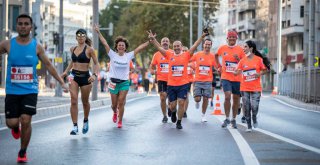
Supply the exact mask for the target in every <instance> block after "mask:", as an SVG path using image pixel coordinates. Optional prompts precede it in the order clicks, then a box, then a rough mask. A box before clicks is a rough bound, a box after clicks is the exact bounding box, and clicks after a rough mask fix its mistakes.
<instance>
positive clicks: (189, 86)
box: [182, 46, 194, 118]
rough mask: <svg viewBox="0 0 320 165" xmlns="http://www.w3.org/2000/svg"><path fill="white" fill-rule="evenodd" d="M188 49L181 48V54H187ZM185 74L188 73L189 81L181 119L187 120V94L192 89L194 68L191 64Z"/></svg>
mask: <svg viewBox="0 0 320 165" xmlns="http://www.w3.org/2000/svg"><path fill="white" fill-rule="evenodd" d="M188 50H189V49H188V47H186V46H183V47H182V52H187V51H188ZM187 72H188V80H189V85H188V94H187V98H186V101H185V102H184V114H183V117H184V118H187V117H188V115H187V110H188V105H189V94H190V92H191V87H192V83H193V81H194V66H193V64H192V63H191V64H188V68H187Z"/></svg>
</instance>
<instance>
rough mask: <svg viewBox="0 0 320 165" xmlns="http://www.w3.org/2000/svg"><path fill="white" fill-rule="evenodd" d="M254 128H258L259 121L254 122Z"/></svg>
mask: <svg viewBox="0 0 320 165" xmlns="http://www.w3.org/2000/svg"><path fill="white" fill-rule="evenodd" d="M252 126H253V127H254V128H258V122H257V120H256V121H253V124H252Z"/></svg>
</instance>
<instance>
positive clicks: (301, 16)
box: [300, 6, 304, 18]
mask: <svg viewBox="0 0 320 165" xmlns="http://www.w3.org/2000/svg"><path fill="white" fill-rule="evenodd" d="M303 17H304V6H300V18H303Z"/></svg>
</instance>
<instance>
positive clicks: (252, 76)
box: [242, 69, 257, 82]
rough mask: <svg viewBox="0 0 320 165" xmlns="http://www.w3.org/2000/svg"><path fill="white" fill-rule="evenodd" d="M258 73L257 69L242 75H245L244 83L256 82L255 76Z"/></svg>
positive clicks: (244, 72)
mask: <svg viewBox="0 0 320 165" xmlns="http://www.w3.org/2000/svg"><path fill="white" fill-rule="evenodd" d="M256 73H257V71H256V70H255V69H251V70H246V71H243V72H242V75H243V79H244V81H245V82H249V81H253V80H256V79H257V78H256V76H255V74H256Z"/></svg>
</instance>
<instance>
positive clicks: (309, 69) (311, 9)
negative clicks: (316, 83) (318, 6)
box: [306, 0, 316, 102]
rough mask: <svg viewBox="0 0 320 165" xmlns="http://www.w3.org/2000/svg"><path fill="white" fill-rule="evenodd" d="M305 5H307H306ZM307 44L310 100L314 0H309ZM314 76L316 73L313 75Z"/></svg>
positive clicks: (309, 92) (313, 51)
mask: <svg viewBox="0 0 320 165" xmlns="http://www.w3.org/2000/svg"><path fill="white" fill-rule="evenodd" d="M306 7H307V6H306ZM308 7H309V44H308V53H309V55H308V74H307V102H311V66H313V59H314V55H315V49H314V48H315V47H314V39H315V0H310V1H309V6H308ZM314 76H316V74H315V75H314Z"/></svg>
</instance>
